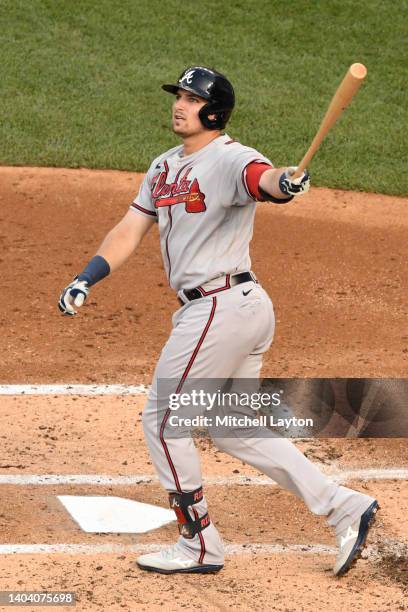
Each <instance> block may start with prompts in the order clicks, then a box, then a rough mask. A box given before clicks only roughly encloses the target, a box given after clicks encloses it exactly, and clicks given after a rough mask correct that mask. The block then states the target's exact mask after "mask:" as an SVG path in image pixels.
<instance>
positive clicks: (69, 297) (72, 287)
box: [58, 277, 89, 317]
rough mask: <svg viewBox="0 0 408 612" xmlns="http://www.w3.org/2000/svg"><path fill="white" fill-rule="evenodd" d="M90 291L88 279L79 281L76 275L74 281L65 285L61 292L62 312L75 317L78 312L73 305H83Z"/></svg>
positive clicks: (60, 304) (59, 305)
mask: <svg viewBox="0 0 408 612" xmlns="http://www.w3.org/2000/svg"><path fill="white" fill-rule="evenodd" d="M88 293H89V288H88V283H87V282H86V281H79V280H78V277H75V278H74V280H73V281H72V283H70V284H69V285H68V287H65V289H64V290H63V292H62V293H61V295H60V299H59V302H58V308H59V309H60V311H61V312H62V314H64V315H68V316H70V317H73V316H74V315H76V314H77V311H76V310H74V308H73V307H74V306H76V307H77V308H79V307H80V306H82V304H83V303H84V302H85V300H86V298H87V297H88Z"/></svg>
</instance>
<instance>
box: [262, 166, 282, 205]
mask: <svg viewBox="0 0 408 612" xmlns="http://www.w3.org/2000/svg"><path fill="white" fill-rule="evenodd" d="M286 170H287V168H286V167H285V168H271V170H266V172H264V173H263V174H262V176H261V178H260V181H259V187H260V188H261V189H262V191H265V193H268V194H269V195H271V196H273V197H274V198H278V199H282V200H287V199H288V196H287V195H286V194H284V193H283V192H282V191H281V189H280V187H279V179H280V177H281V176H282V174H283V172H285V171H286Z"/></svg>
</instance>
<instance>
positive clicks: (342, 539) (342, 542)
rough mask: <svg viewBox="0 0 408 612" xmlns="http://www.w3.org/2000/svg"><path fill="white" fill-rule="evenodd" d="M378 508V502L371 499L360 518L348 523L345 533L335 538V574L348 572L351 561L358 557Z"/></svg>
mask: <svg viewBox="0 0 408 612" xmlns="http://www.w3.org/2000/svg"><path fill="white" fill-rule="evenodd" d="M378 508H379V506H378V502H377V501H373V503H372V504H371V505H370V506H369V507H368V508H367V510H366V511H365V512H364V513H363V514H362V515H361V516H360V518H359V519H358V520H357V521H355V522H354V523H353V524H352V525H349V527H348V529H347V532H346V533H345V535H343V536H339V537H338V538H337V544H338V547H339V554H338V556H337V559H336V563H335V566H334V568H333V572H334V574H335V575H336V576H343V574H345V573H346V572H348V570H349V569H350V568H351V566H352V565H353V563H355V562H356V561H357V559H359V558H360V556H361V552H362V550H363V548H364V545H365V541H366V537H367V533H368V530H369V529H370V527H371V525H372V523H373V522H374V519H375V513H376V512H377V510H378Z"/></svg>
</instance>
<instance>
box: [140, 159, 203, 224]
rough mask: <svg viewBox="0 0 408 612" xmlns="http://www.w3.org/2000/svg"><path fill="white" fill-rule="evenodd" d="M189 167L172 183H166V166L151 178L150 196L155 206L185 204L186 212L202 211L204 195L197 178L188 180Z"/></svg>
mask: <svg viewBox="0 0 408 612" xmlns="http://www.w3.org/2000/svg"><path fill="white" fill-rule="evenodd" d="M190 172H191V167H190V168H188V169H187V170H186V171H185V172H184V174H183V176H181V177H178V176H177V177H176V179H175V181H174V182H173V183H167V182H166V180H167V173H168V169H167V168H166V169H165V170H164V171H163V172H161V173H160V175H159V176H157V177H154V179H153V189H152V198H153V202H154V206H155V208H160V207H162V206H174V205H175V204H185V207H186V212H187V213H200V212H204V211H205V210H206V209H207V207H206V205H205V195H204V194H203V193H202V192H201V190H200V185H199V183H198V180H197V179H196V178H195V179H194V180H193V181H191V180H188V178H187V177H188V175H189V173H190Z"/></svg>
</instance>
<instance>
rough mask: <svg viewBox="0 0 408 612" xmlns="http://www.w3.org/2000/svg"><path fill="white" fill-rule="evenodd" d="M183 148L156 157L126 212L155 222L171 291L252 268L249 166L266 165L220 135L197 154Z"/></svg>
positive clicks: (249, 150)
mask: <svg viewBox="0 0 408 612" xmlns="http://www.w3.org/2000/svg"><path fill="white" fill-rule="evenodd" d="M182 152H183V146H182V145H180V146H178V147H174V148H173V149H170V150H169V151H167V152H166V153H164V154H163V155H160V156H159V157H157V158H156V159H155V160H154V161H153V163H152V165H151V166H150V168H149V171H148V172H147V174H146V176H145V178H144V180H143V183H142V185H141V187H140V190H139V193H138V195H137V197H136V198H135V200H134V202H133V203H132V205H131V209H132V210H134V211H136V212H138V213H141V214H144V215H147V216H153V217H155V218H156V219H157V221H158V223H159V231H160V242H161V251H162V256H163V261H164V265H165V269H166V273H167V276H168V279H169V284H170V287H172V288H173V289H176V290H180V289H192V288H193V287H197V286H198V285H202V284H203V283H205V282H207V281H209V280H211V279H214V278H217V277H219V276H222V275H224V274H227V273H232V274H233V273H236V272H243V271H247V270H250V269H251V260H250V257H249V243H250V240H251V238H252V233H253V225H254V216H255V207H256V202H255V199H254V197H253V196H252V195H251V193H250V191H249V189H248V185H247V183H246V168H247V166H248V165H249V164H250V163H251V162H259V163H264V164H265V163H266V164H269V165H272V164H271V162H270V161H269V160H268V159H267V158H266V157H264V156H263V155H261V154H260V153H258V151H256V150H255V149H252V148H250V147H245V146H243V145H241V144H240V143H239V142H235V141H233V140H232V139H231V138H230V137H229V136H228V135H227V134H224V135H222V136H219V137H218V138H216V139H215V140H213V141H212V142H210V143H209V144H208V145H207V146H205V147H203V148H202V149H200V150H199V151H197V152H196V153H192V154H191V155H188V156H185V157H183V156H182Z"/></svg>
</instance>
